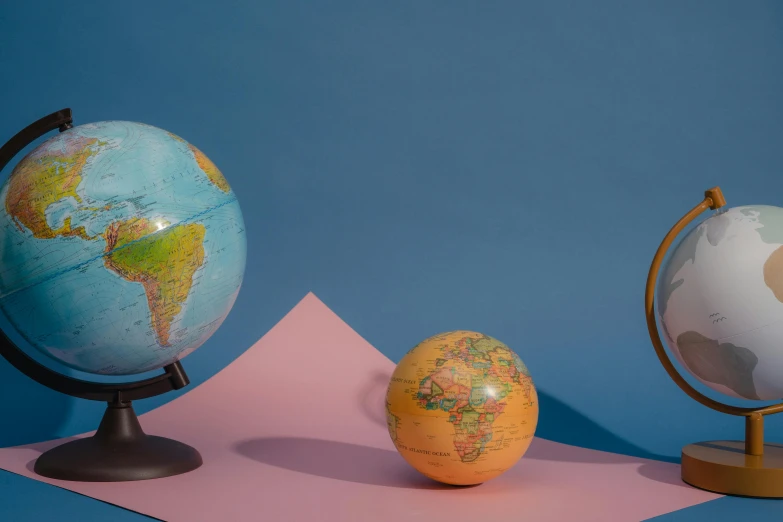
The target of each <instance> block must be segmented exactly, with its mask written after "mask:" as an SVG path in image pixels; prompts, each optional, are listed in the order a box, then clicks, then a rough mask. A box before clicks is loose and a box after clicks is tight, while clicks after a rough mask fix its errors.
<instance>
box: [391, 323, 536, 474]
mask: <svg viewBox="0 0 783 522" xmlns="http://www.w3.org/2000/svg"><path fill="white" fill-rule="evenodd" d="M386 418H387V425H388V429H389V435H390V436H391V439H392V441H393V443H394V445H395V447H396V448H397V451H398V452H399V453H400V455H402V457H403V458H404V459H405V460H406V461H407V462H408V464H410V465H411V466H413V467H414V468H415V469H416V470H418V471H419V472H420V473H422V474H423V475H425V476H427V477H429V478H431V479H433V480H436V481H438V482H442V483H445V484H451V485H457V486H467V485H475V484H480V483H483V482H486V481H488V480H490V479H493V478H495V477H497V476H499V475H501V474H502V473H504V472H505V471H507V470H508V469H509V468H511V467H512V466H513V465H514V464H516V463H517V461H519V459H520V458H521V457H522V456H523V455H524V454H525V452H526V451H527V449H528V447H529V446H530V443H531V441H532V439H533V435H534V433H535V430H536V425H537V423H538V396H537V394H536V388H535V386H534V385H533V380H532V378H531V376H530V372H529V371H528V369H527V367H526V366H525V364H524V363H523V362H522V360H521V359H520V358H519V356H518V355H517V354H516V353H514V352H513V351H512V350H511V349H510V348H509V347H508V346H506V345H505V344H503V343H502V342H500V341H498V340H497V339H494V338H492V337H489V336H487V335H484V334H481V333H477V332H471V331H464V330H459V331H453V332H446V333H442V334H438V335H435V336H433V337H430V338H429V339H426V340H424V341H422V342H421V343H419V344H418V345H416V346H415V347H414V348H413V349H411V350H410V351H409V352H408V353H407V354H405V356H404V357H403V358H402V360H400V362H399V363H398V364H397V367H396V368H395V370H394V373H393V374H392V377H391V380H390V382H389V387H388V389H387V393H386Z"/></svg>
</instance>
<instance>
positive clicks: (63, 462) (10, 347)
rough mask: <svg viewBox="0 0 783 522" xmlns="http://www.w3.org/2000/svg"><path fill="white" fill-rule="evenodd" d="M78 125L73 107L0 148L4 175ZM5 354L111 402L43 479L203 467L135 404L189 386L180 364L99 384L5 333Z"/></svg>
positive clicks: (0, 350)
mask: <svg viewBox="0 0 783 522" xmlns="http://www.w3.org/2000/svg"><path fill="white" fill-rule="evenodd" d="M72 126H73V118H72V115H71V110H70V109H63V110H61V111H58V112H55V113H53V114H50V115H48V116H45V117H43V118H41V119H40V120H38V121H36V122H34V123H32V124H30V125H29V126H27V127H26V128H25V129H23V130H22V131H20V132H19V133H17V134H16V135H15V136H14V137H13V138H11V139H10V140H9V141H8V142H7V143H6V144H5V145H3V147H2V148H0V171H2V170H3V168H5V166H6V165H7V164H8V163H9V162H10V161H11V159H12V158H13V157H14V156H16V154H18V153H19V152H20V151H21V150H22V149H24V148H25V147H26V146H28V145H29V144H31V143H32V142H33V141H35V140H36V139H38V138H40V137H41V136H43V135H44V134H46V133H47V132H50V131H52V130H55V129H59V131H60V132H66V131H67V130H68V129H70V128H71V127H72ZM0 355H2V356H3V357H4V358H5V359H6V360H7V361H8V362H9V363H10V364H11V365H12V366H14V367H15V368H16V369H17V370H19V371H20V372H22V373H24V374H25V375H27V376H28V377H30V378H31V379H33V380H34V381H36V382H38V383H40V384H42V385H44V386H46V387H48V388H50V389H52V390H55V391H58V392H60V393H63V394H66V395H70V396H72V397H77V398H80V399H88V400H94V401H104V402H106V403H107V404H108V405H107V408H106V412H105V413H104V415H103V419H102V420H101V423H100V425H99V427H98V430H97V432H96V433H95V435H93V436H92V437H86V438H83V439H78V440H74V441H71V442H67V443H65V444H62V445H60V446H57V447H54V448H52V449H50V450H49V451H46V452H45V453H43V454H42V455H41V456H40V457H38V459H37V460H36V462H35V466H34V468H33V469H34V471H35V472H36V473H37V474H39V475H41V476H44V477H48V478H53V479H59V480H75V481H82V482H120V481H131V480H146V479H152V478H162V477H168V476H172V475H179V474H181V473H187V472H189V471H192V470H194V469H196V468H198V467H200V466H201V464H202V462H203V461H202V459H201V455H200V454H199V452H198V451H197V450H196V449H194V448H192V447H190V446H188V445H186V444H183V443H181V442H179V441H176V440H172V439H167V438H164V437H157V436H152V435H147V434H146V433H144V431H143V430H142V428H141V424H140V423H139V419H138V417H137V416H136V413H135V412H134V411H133V406H132V404H131V403H132V401H134V400H140V399H147V398H149V397H154V396H156V395H161V394H163V393H166V392H169V391H173V390H178V389H181V388H184V387H185V386H187V385H188V384H189V382H190V381H189V380H188V377H187V375H186V374H185V370H184V369H183V368H182V365H181V364H180V362H179V361H177V362H175V363H172V364H169V365H167V366H165V367H163V370H164V373H163V374H162V375H158V376H156V377H151V378H149V379H145V380H142V381H138V382H128V383H112V384H106V383H94V382H89V381H84V380H80V379H75V378H72V377H68V376H65V375H62V374H60V373H57V372H55V371H52V370H50V369H49V368H47V367H45V366H43V365H42V364H40V363H38V362H36V361H35V360H34V359H32V358H31V357H29V356H28V355H27V354H25V353H24V352H23V351H22V350H21V349H20V348H19V347H18V346H16V344H14V342H13V341H11V339H9V338H8V336H6V334H5V333H4V332H3V331H2V329H0Z"/></svg>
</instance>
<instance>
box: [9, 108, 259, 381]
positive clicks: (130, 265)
mask: <svg viewBox="0 0 783 522" xmlns="http://www.w3.org/2000/svg"><path fill="white" fill-rule="evenodd" d="M0 197H1V198H2V201H3V212H0V262H2V271H0V308H2V310H3V312H4V314H5V315H6V317H7V318H8V319H9V320H10V321H11V323H12V324H13V325H14V326H15V327H16V328H17V330H18V331H19V332H20V333H21V334H22V335H23V336H24V338H25V339H26V340H27V341H28V342H29V343H30V344H32V345H33V346H34V347H35V348H37V349H38V350H40V351H41V352H43V353H45V354H47V355H49V356H51V357H53V358H55V359H57V360H58V361H60V362H62V363H64V364H66V365H67V366H70V367H72V368H75V369H78V370H82V371H86V372H90V373H99V374H112V375H123V374H133V373H142V372H144V371H148V370H151V369H155V368H158V367H161V366H163V365H165V364H168V363H170V362H173V361H175V360H178V359H180V358H182V357H184V356H185V355H187V354H188V353H190V352H192V351H193V350H195V349H196V348H198V347H199V346H200V345H201V344H203V343H204V342H205V341H206V340H207V339H208V338H209V337H210V336H211V335H212V333H213V332H214V331H215V330H216V329H217V328H218V327H219V326H220V324H221V323H222V322H223V321H224V319H225V318H226V316H227V314H228V312H229V310H230V309H231V307H232V306H233V303H234V301H235V300H236V297H237V294H238V292H239V288H240V286H241V283H242V278H243V274H244V269H245V255H246V240H245V230H244V222H243V219H242V214H241V211H240V208H239V204H238V202H237V199H236V195H235V194H234V193H233V191H232V190H231V187H230V186H229V184H228V182H227V181H226V179H225V177H224V176H223V175H222V173H221V172H220V170H219V169H218V168H217V167H216V166H215V164H214V163H213V162H212V161H211V160H210V159H209V158H207V156H206V155H205V154H204V153H203V152H201V151H200V150H199V149H197V148H196V147H195V146H193V145H192V144H190V143H188V142H186V141H185V140H184V139H182V138H180V137H178V136H176V135H174V134H172V133H169V132H167V131H164V130H162V129H158V128H156V127H153V126H150V125H146V124H141V123H133V122H124V121H108V122H99V123H93V124H87V125H81V126H77V127H74V128H71V129H69V130H66V131H65V132H62V133H60V134H59V135H57V136H54V137H53V138H50V139H49V140H47V141H45V142H44V143H42V144H41V145H39V146H38V147H36V148H35V149H34V150H33V151H32V152H31V153H29V154H28V155H27V156H26V157H24V158H23V159H22V160H21V161H20V162H19V163H18V164H17V166H16V167H15V168H14V170H13V172H12V173H11V175H10V177H9V179H8V180H7V181H6V183H5V185H4V186H3V188H2V192H0Z"/></svg>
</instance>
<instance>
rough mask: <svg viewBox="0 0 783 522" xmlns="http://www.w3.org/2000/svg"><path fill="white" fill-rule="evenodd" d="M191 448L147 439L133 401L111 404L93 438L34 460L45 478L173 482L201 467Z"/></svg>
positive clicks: (172, 441)
mask: <svg viewBox="0 0 783 522" xmlns="http://www.w3.org/2000/svg"><path fill="white" fill-rule="evenodd" d="M201 464H202V460H201V455H200V454H199V453H198V451H196V450H195V449H193V448H191V447H190V446H188V445H187V444H183V443H181V442H178V441H176V440H172V439H167V438H164V437H156V436H153V435H147V434H146V433H144V431H143V430H142V429H141V424H139V419H138V418H137V417H136V413H134V411H133V406H131V403H130V402H117V403H109V406H108V408H106V413H105V414H104V415H103V420H102V421H101V425H100V426H99V427H98V431H97V432H96V433H95V435H93V436H92V437H87V438H84V439H79V440H75V441H72V442H67V443H65V444H63V445H61V446H57V447H55V448H52V449H50V450H49V451H47V452H45V453H44V454H43V455H41V456H40V457H38V460H36V461H35V467H34V471H35V472H36V473H38V474H39V475H42V476H44V477H49V478H53V479H60V480H78V481H81V482H118V481H127V480H146V479H153V478H162V477H169V476H171V475H179V474H181V473H187V472H188V471H193V470H194V469H196V468H198V467H199V466H201Z"/></svg>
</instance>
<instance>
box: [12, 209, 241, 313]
mask: <svg viewBox="0 0 783 522" xmlns="http://www.w3.org/2000/svg"><path fill="white" fill-rule="evenodd" d="M236 200H237V198H236V196H234V197H232V198H229V199H227V200H226V201H224V202H222V203H220V204H218V205H215V206H212V207H209V208H207V209H204V210H202V211H201V212H197V213H195V214H193V215H192V216H190V217H188V218H185V219H183V220H182V221H180V222H179V223H177V224H175V225H173V226H179V225H182V224H185V223H189V222H193V221H195V220H196V219H198V218H200V217H201V216H203V215H205V214H209V213H210V212H212V211H213V210H217V209H219V208H221V207H224V206H226V205H228V204H230V203H233V202H235V201H236ZM166 228H170V227H166ZM166 228H163V229H161V230H156V231H155V232H153V233H152V234H147V235H146V236H142V237H140V238H138V239H134V240H133V241H128V242H127V243H125V244H123V245H121V246H118V247H115V248H113V249H111V250H109V251H108V252H102V253H101V254H98V255H96V256H93V257H91V258H89V259H86V260H84V261H82V262H81V263H77V264H75V265H73V266H71V267H68V268H63V269H61V270H58V271H57V272H54V273H52V274H50V275H49V276H47V277H44V278H43V279H41V280H40V281H36V282H35V283H33V284H31V285H27V286H25V287H22V288H17V289H16V290H13V291H11V292H7V293H5V294H2V295H0V299H5V298H6V297H8V296H10V295H13V294H15V293H17V292H21V291H22V290H27V289H28V288H32V287H34V286H38V285H40V284H43V283H46V282H48V281H51V280H52V279H55V278H57V277H59V276H61V275H63V274H66V273H68V272H73V271H74V270H78V269H80V268H82V267H84V266H86V265H89V264H90V263H92V262H93V261H97V260H98V259H102V258H104V257H106V256H109V255H111V254H113V253H114V252H117V251H118V250H122V249H123V248H126V247H129V246H131V245H133V244H135V243H137V242H139V241H141V240H143V239H146V238H149V237H150V236H154V235H155V234H157V233H159V232H162V231H163V230H165V229H166Z"/></svg>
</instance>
